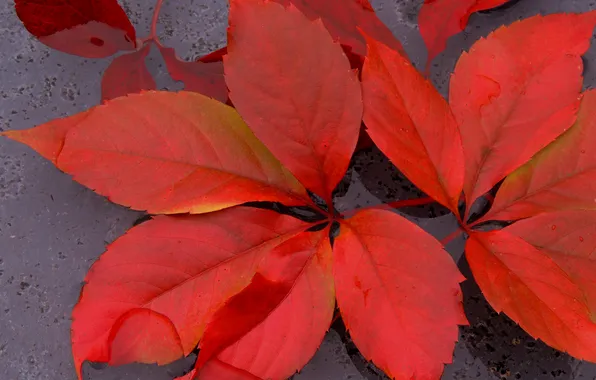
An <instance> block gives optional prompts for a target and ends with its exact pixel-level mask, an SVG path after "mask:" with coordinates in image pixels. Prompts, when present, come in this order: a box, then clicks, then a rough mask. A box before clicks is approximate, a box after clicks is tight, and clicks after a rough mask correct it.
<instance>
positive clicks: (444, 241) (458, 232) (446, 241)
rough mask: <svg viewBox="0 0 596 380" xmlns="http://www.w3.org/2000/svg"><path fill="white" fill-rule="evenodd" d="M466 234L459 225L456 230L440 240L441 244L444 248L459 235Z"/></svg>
mask: <svg viewBox="0 0 596 380" xmlns="http://www.w3.org/2000/svg"><path fill="white" fill-rule="evenodd" d="M464 233H466V230H465V229H463V228H462V227H461V226H460V225H458V226H457V230H455V231H453V232H452V233H450V234H449V235H447V236H445V237H444V238H443V239H441V244H443V246H446V245H447V244H449V243H451V242H452V241H453V240H455V239H456V238H458V237H459V235H461V234H464Z"/></svg>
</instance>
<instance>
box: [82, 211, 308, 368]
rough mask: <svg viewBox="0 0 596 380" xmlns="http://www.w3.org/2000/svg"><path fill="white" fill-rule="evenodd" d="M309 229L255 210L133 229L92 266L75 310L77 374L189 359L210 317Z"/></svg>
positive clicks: (164, 219)
mask: <svg viewBox="0 0 596 380" xmlns="http://www.w3.org/2000/svg"><path fill="white" fill-rule="evenodd" d="M308 227H309V225H308V224H306V223H304V222H301V221H299V220H297V219H294V218H291V217H289V216H283V215H280V214H277V213H275V212H273V211H267V210H259V209H250V208H233V209H229V210H225V211H221V212H217V213H210V214H206V215H200V216H176V217H170V216H159V217H156V218H155V219H153V220H151V221H148V222H146V223H143V224H141V225H139V226H137V227H134V228H133V229H131V230H130V231H129V232H128V233H127V234H126V235H124V236H123V237H121V238H120V239H118V240H116V242H114V243H113V244H112V245H111V246H110V247H108V250H107V251H106V253H104V254H103V255H102V256H101V258H100V259H99V260H98V261H97V262H96V263H95V264H94V265H93V267H92V268H91V270H90V271H89V273H88V274H87V277H86V279H85V282H86V285H85V287H84V288H83V291H82V293H81V297H80V299H79V303H78V304H77V305H76V307H75V309H74V311H73V325H72V345H73V353H74V359H75V365H76V368H77V371H79V375H80V368H81V364H82V363H83V361H85V360H90V361H98V362H109V363H118V364H123V363H130V362H133V361H139V362H143V363H152V362H157V363H159V364H164V363H167V362H170V361H172V360H175V359H177V358H178V357H180V356H182V355H188V354H189V353H190V352H191V351H192V350H193V349H194V348H195V347H196V345H197V342H198V341H199V339H200V338H201V336H202V334H203V332H204V330H205V328H206V326H207V323H208V322H209V320H210V318H211V316H212V315H213V313H214V312H215V311H216V310H217V309H219V308H220V307H221V306H223V305H224V302H225V301H226V300H227V299H228V298H230V297H232V296H233V295H234V294H236V293H238V292H240V291H241V290H242V289H244V288H245V287H247V286H249V284H250V282H251V279H252V278H253V276H254V275H255V273H256V271H257V268H258V267H259V262H260V261H261V259H262V258H263V257H265V256H267V255H268V254H269V253H270V252H271V251H272V250H274V249H275V248H276V247H277V246H278V245H280V244H283V243H284V242H285V241H287V240H288V239H291V238H292V237H294V236H296V235H298V234H300V233H301V232H302V231H304V230H305V229H306V228H308ZM137 343H140V344H137Z"/></svg>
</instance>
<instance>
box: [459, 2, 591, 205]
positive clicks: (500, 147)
mask: <svg viewBox="0 0 596 380" xmlns="http://www.w3.org/2000/svg"><path fill="white" fill-rule="evenodd" d="M595 25H596V11H592V12H588V13H583V14H554V15H549V16H535V17H532V18H529V19H526V20H523V21H519V22H516V23H514V24H512V25H510V26H508V27H502V28H500V29H498V30H497V31H495V32H493V33H492V34H490V35H489V36H488V37H487V38H486V39H481V40H480V41H478V42H476V43H475V44H474V46H472V48H471V50H470V52H469V53H464V54H463V55H462V57H461V58H460V60H459V62H458V63H457V66H456V68H455V73H454V75H453V76H452V78H451V85H450V98H449V100H450V103H451V106H452V109H453V112H454V114H455V117H456V119H457V120H458V122H459V125H460V129H461V135H462V143H463V147H464V156H465V163H466V175H465V182H464V193H465V195H466V201H467V205H468V210H469V208H470V207H471V205H472V203H473V202H474V200H476V199H477V198H478V197H479V196H481V195H483V194H484V193H486V192H487V191H488V190H490V189H491V188H492V187H493V186H494V185H495V184H497V183H498V182H499V181H500V180H502V179H503V178H504V177H505V176H507V175H508V174H510V173H511V172H512V171H514V170H515V169H517V168H518V167H520V166H521V165H522V164H524V163H525V162H527V161H528V160H529V159H530V158H531V157H532V156H533V155H534V154H536V153H537V152H538V151H539V150H541V149H542V148H544V147H545V146H546V145H548V144H549V143H551V142H552V141H553V140H554V139H555V138H556V137H557V136H559V135H561V134H562V133H563V132H565V131H566V130H567V129H568V128H569V127H571V125H572V124H573V123H574V121H575V119H576V113H577V110H578V108H579V103H580V92H581V88H582V70H583V65H582V60H581V55H582V54H583V53H585V52H586V50H587V49H588V47H589V44H590V38H591V37H592V30H593V29H594V26H595ZM544 41H548V43H547V44H545V43H544Z"/></svg>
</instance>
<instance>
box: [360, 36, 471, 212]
mask: <svg viewBox="0 0 596 380" xmlns="http://www.w3.org/2000/svg"><path fill="white" fill-rule="evenodd" d="M367 44H368V55H367V57H366V60H365V62H364V68H363V71H362V87H363V97H364V105H365V107H364V123H365V124H366V127H367V132H368V134H369V136H370V137H371V138H372V140H373V141H374V142H375V144H376V145H377V146H378V147H379V149H381V151H383V153H385V155H387V157H389V159H390V160H391V161H392V162H393V163H394V164H395V166H397V168H398V169H399V170H401V171H402V172H403V173H404V175H405V176H406V177H408V179H409V180H410V181H412V182H413V183H414V184H415V185H416V186H418V187H419V188H420V189H421V190H422V191H424V192H425V193H426V194H428V195H429V196H431V197H433V198H434V199H436V200H437V201H438V202H439V203H442V204H443V205H445V206H447V207H449V208H450V209H451V210H452V211H453V212H457V207H458V201H459V198H460V195H461V191H462V186H463V178H464V171H463V168H464V163H463V152H462V145H461V139H460V136H459V129H458V127H457V123H456V121H455V119H454V117H453V115H452V113H451V109H450V108H449V104H447V102H446V101H445V99H443V97H442V96H441V94H439V93H438V92H437V90H436V89H435V88H434V87H433V85H432V84H431V83H429V82H428V81H427V80H425V79H424V78H423V77H422V75H420V73H419V72H418V71H417V70H416V69H415V68H414V67H413V66H412V65H411V64H410V62H409V61H408V60H407V59H406V58H404V57H402V56H401V55H400V54H399V53H397V52H396V51H394V50H391V49H390V48H389V47H387V46H385V45H382V44H380V43H379V42H377V41H375V40H373V39H370V38H367Z"/></svg>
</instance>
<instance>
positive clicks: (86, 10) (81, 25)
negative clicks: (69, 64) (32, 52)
mask: <svg viewBox="0 0 596 380" xmlns="http://www.w3.org/2000/svg"><path fill="white" fill-rule="evenodd" d="M15 7H16V11H17V15H18V16H19V18H20V19H21V21H22V22H23V24H24V25H25V27H26V28H27V30H28V31H29V32H30V33H31V34H33V35H34V36H35V37H37V38H38V39H39V40H40V41H41V42H43V43H44V44H46V45H48V46H49V47H51V48H54V49H57V50H60V51H63V52H65V53H69V54H75V55H80V56H82V57H87V58H102V57H107V56H110V55H112V54H114V53H116V52H118V51H120V50H132V49H134V48H135V47H136V34H135V29H134V27H133V26H132V24H131V23H130V20H129V19H128V17H127V16H126V13H124V10H123V9H122V8H121V7H120V5H119V4H118V2H117V1H116V0H15Z"/></svg>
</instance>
